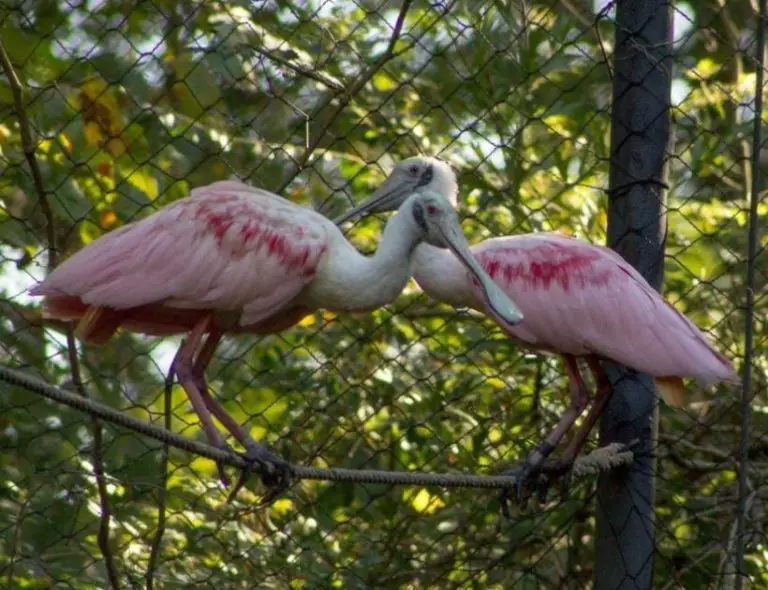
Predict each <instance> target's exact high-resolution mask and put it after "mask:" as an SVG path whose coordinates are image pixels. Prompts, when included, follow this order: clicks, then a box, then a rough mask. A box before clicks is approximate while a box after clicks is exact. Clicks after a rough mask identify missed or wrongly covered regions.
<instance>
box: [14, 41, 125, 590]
mask: <svg viewBox="0 0 768 590" xmlns="http://www.w3.org/2000/svg"><path fill="white" fill-rule="evenodd" d="M0 63H1V64H2V67H3V71H4V72H5V75H6V77H7V78H8V84H9V85H10V87H11V92H12V93H13V100H14V105H15V108H16V116H17V117H18V119H19V133H20V135H21V145H22V149H23V150H24V157H25V158H26V160H27V164H28V165H29V168H30V171H31V174H32V181H33V183H34V185H35V190H36V191H37V197H38V200H39V202H40V209H41V210H42V212H43V215H44V216H45V220H46V226H47V227H46V232H47V241H48V272H50V271H51V270H53V268H54V267H55V266H56V263H57V262H58V260H57V251H56V231H55V227H54V220H53V211H52V210H51V207H50V204H49V203H48V198H47V194H46V191H45V185H44V184H43V175H42V173H41V171H40V165H39V163H38V161H37V157H36V156H35V149H36V147H37V146H36V142H35V139H34V136H33V134H32V126H31V125H30V123H29V117H28V116H27V111H26V107H25V102H26V101H25V96H24V94H25V93H24V87H23V86H22V84H21V80H20V79H19V76H18V75H17V74H16V70H15V69H14V67H13V64H12V63H11V59H10V57H9V56H8V53H7V52H6V50H5V46H4V45H3V44H2V41H0ZM66 333H67V352H68V355H69V363H70V369H71V373H72V381H73V382H74V384H75V387H76V389H77V391H78V393H79V394H80V395H81V396H82V397H84V398H87V397H88V394H87V393H86V391H85V388H84V387H83V382H82V379H81V377H80V365H79V363H78V359H77V346H76V344H75V335H74V332H73V330H72V326H71V325H68V326H67V330H66ZM92 423H93V472H94V475H95V476H96V484H97V488H98V491H99V500H100V504H101V518H100V523H99V533H98V543H99V549H100V550H101V552H102V555H103V556H104V561H105V564H106V568H107V576H108V578H109V582H110V585H111V586H112V588H113V590H118V589H119V588H120V584H119V581H118V577H117V569H116V567H115V560H114V556H113V555H112V550H111V549H110V546H109V528H110V523H111V515H112V513H111V511H110V507H109V496H108V493H107V484H106V482H105V480H104V458H103V449H102V445H103V440H102V438H103V437H102V435H103V433H102V429H101V423H100V422H99V419H98V418H97V417H96V416H93V417H92Z"/></svg>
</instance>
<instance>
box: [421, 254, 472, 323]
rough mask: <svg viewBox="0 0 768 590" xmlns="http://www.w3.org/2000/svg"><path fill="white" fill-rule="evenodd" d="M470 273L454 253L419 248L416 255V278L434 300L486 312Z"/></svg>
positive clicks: (422, 288) (423, 289)
mask: <svg viewBox="0 0 768 590" xmlns="http://www.w3.org/2000/svg"><path fill="white" fill-rule="evenodd" d="M467 273H468V271H467V269H466V268H465V267H464V265H463V264H462V263H461V262H459V260H458V259H457V258H456V256H455V255H454V254H453V252H450V251H449V250H443V249H441V248H435V247H434V246H431V245H429V244H419V245H418V246H417V247H416V252H415V253H414V255H413V278H414V279H415V280H416V282H417V283H418V285H419V287H420V288H421V290H422V291H424V292H425V293H426V294H427V295H429V296H430V297H433V298H434V299H437V300H438V301H443V302H445V303H448V304H450V305H453V306H455V307H471V308H473V309H477V310H482V308H483V305H482V302H481V301H479V300H478V299H477V297H476V295H475V294H474V292H473V291H472V289H471V287H470V286H469V285H470V281H469V279H468V278H467Z"/></svg>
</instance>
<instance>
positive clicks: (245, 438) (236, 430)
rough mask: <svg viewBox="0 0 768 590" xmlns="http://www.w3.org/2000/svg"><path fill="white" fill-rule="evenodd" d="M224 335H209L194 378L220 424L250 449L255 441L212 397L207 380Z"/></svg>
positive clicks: (196, 360)
mask: <svg viewBox="0 0 768 590" xmlns="http://www.w3.org/2000/svg"><path fill="white" fill-rule="evenodd" d="M223 335H224V334H223V333H222V332H221V331H220V330H216V329H214V330H213V331H211V333H210V334H209V335H208V338H206V340H205V343H204V344H203V347H202V348H201V349H200V352H198V353H197V358H196V359H195V364H194V366H193V368H192V371H193V377H194V379H195V382H196V383H197V387H198V390H199V391H200V394H201V396H202V398H203V401H204V402H205V405H206V407H207V408H208V410H209V411H210V412H211V413H212V414H213V415H214V416H216V418H217V419H218V420H219V422H221V423H222V424H223V425H224V427H225V428H226V429H227V430H228V431H229V432H231V433H232V436H234V437H235V438H236V439H237V441H238V442H239V443H240V444H241V445H243V447H245V448H248V446H249V445H251V444H255V443H254V441H253V439H252V438H251V436H250V435H249V434H248V433H247V432H246V431H245V429H244V428H243V427H242V426H240V424H238V423H237V421H236V420H235V419H234V418H233V417H232V416H230V415H229V412H227V411H226V410H225V409H224V407H223V406H222V405H221V404H220V403H219V401H218V400H217V399H216V398H215V397H214V396H212V395H211V392H210V391H209V390H208V383H207V382H206V380H205V370H206V368H207V367H208V365H209V364H210V362H211V359H212V358H213V353H214V351H215V350H216V347H217V346H218V345H219V342H221V338H222V336H223Z"/></svg>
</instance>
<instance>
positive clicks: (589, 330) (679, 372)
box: [472, 234, 736, 384]
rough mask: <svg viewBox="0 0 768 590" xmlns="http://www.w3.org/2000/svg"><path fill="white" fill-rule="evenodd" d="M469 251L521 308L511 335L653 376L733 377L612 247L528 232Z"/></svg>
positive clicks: (730, 369)
mask: <svg viewBox="0 0 768 590" xmlns="http://www.w3.org/2000/svg"><path fill="white" fill-rule="evenodd" d="M472 251H473V252H474V254H475V255H476V257H477V258H478V260H479V261H480V263H481V264H482V265H483V267H484V268H485V269H486V271H487V272H488V274H489V275H491V277H493V278H494V280H496V282H497V283H498V284H499V285H501V286H502V287H503V288H504V289H505V290H506V291H507V293H509V295H510V296H511V297H513V299H514V300H515V302H516V303H517V304H518V305H519V306H520V308H521V309H522V311H523V314H524V316H525V320H524V321H523V323H522V324H520V325H518V326H507V327H506V328H507V331H508V332H509V333H510V334H511V335H512V336H513V337H514V338H516V339H519V340H521V341H523V342H525V343H527V344H530V345H532V346H534V347H536V348H543V349H548V350H552V351H554V352H558V353H570V354H573V355H576V356H581V355H587V354H595V355H597V356H599V357H602V358H606V359H612V360H615V361H618V362H619V363H622V364H624V365H627V366H629V367H632V368H634V369H636V370H639V371H642V372H645V373H649V374H651V375H654V376H656V377H692V378H695V379H697V380H699V381H700V382H702V383H705V384H708V383H712V382H716V381H720V380H727V381H732V380H733V379H735V376H736V375H735V372H734V369H733V367H732V365H731V363H730V362H729V361H728V360H727V359H726V358H725V357H724V356H723V355H721V354H720V353H719V352H717V351H716V350H715V349H714V348H713V347H712V346H711V345H710V344H709V343H708V342H707V340H706V338H705V337H704V335H703V334H702V333H701V331H700V330H699V329H698V328H697V327H696V326H695V325H694V324H693V323H692V322H691V321H690V320H688V318H686V317H685V316H684V315H682V314H681V313H680V312H678V311H677V310H676V309H675V308H674V307H673V306H672V305H670V304H669V303H668V302H667V301H666V300H665V299H664V298H663V297H662V296H661V295H659V293H657V292H656V291H655V290H654V289H653V288H652V287H651V286H650V285H649V284H648V283H647V282H646V281H645V279H644V278H643V277H642V275H640V273H638V272H637V271H636V270H635V269H634V268H633V267H632V266H631V265H630V264H629V263H627V262H626V261H625V260H624V259H623V258H621V256H619V255H618V254H617V253H616V252H614V251H612V250H610V249H609V248H605V247H602V246H596V245H593V244H589V243H587V242H582V241H580V240H577V239H575V238H569V237H566V236H562V235H558V234H533V235H525V236H510V237H505V238H496V239H491V240H487V241H486V242H483V243H482V244H479V245H477V246H475V247H474V248H473V249H472ZM473 290H474V293H475V297H477V298H478V299H479V300H481V301H482V296H481V293H480V290H479V289H478V288H477V287H476V286H475V285H474V284H473Z"/></svg>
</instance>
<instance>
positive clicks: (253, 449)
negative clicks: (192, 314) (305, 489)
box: [192, 328, 293, 503]
mask: <svg viewBox="0 0 768 590" xmlns="http://www.w3.org/2000/svg"><path fill="white" fill-rule="evenodd" d="M223 335H224V334H223V332H222V331H221V330H219V329H216V328H214V329H213V330H211V332H210V334H209V335H208V338H206V340H205V343H204V344H203V347H202V348H201V349H200V352H198V354H197V358H196V359H195V363H194V366H193V368H192V374H193V379H194V380H195V382H196V384H197V386H198V390H199V391H200V394H201V397H202V399H203V402H204V403H205V406H206V407H207V408H208V410H209V411H210V412H211V413H213V415H214V416H216V418H218V420H219V422H221V423H222V424H223V425H224V427H225V428H226V429H227V430H229V432H230V433H231V434H232V436H234V437H235V438H236V439H237V440H238V442H239V443H240V444H241V445H243V447H244V448H245V455H244V456H245V458H246V459H247V460H249V461H252V462H255V463H258V464H259V465H260V466H261V467H262V471H261V479H262V481H263V482H264V484H265V485H266V486H268V487H270V488H271V489H270V490H269V492H268V493H267V495H266V496H265V497H264V500H263V502H264V503H269V502H270V501H271V500H272V499H274V498H275V497H277V496H278V495H279V494H280V492H282V491H283V490H284V489H286V488H287V487H288V485H289V484H290V480H291V477H292V475H293V467H292V466H291V464H290V463H288V462H287V461H285V460H283V459H281V458H280V457H278V456H276V455H274V454H272V453H270V452H269V450H268V449H267V448H266V447H264V446H263V445H260V444H259V443H257V442H256V441H255V440H253V438H252V437H251V435H250V434H248V432H247V431H246V430H245V429H244V428H243V427H242V426H240V424H238V423H237V421H236V420H235V419H234V418H233V417H232V416H230V414H229V412H227V410H225V409H224V407H223V406H222V405H221V404H220V403H219V401H218V400H217V399H216V398H215V397H214V396H212V395H211V392H210V391H209V390H208V383H207V382H206V379H205V369H206V368H207V367H208V365H209V364H210V362H211V359H212V358H213V353H214V351H215V350H216V347H217V346H218V345H219V342H221V338H222V336H223ZM248 475H249V472H248V470H247V469H246V470H244V471H243V472H242V474H241V476H240V479H239V480H238V482H237V484H236V485H235V487H234V488H233V489H232V492H231V493H230V495H229V498H228V500H227V501H228V502H229V501H231V500H232V499H233V498H234V497H235V496H236V495H237V493H238V491H240V488H241V487H243V485H244V484H245V482H246V480H247V478H248Z"/></svg>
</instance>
